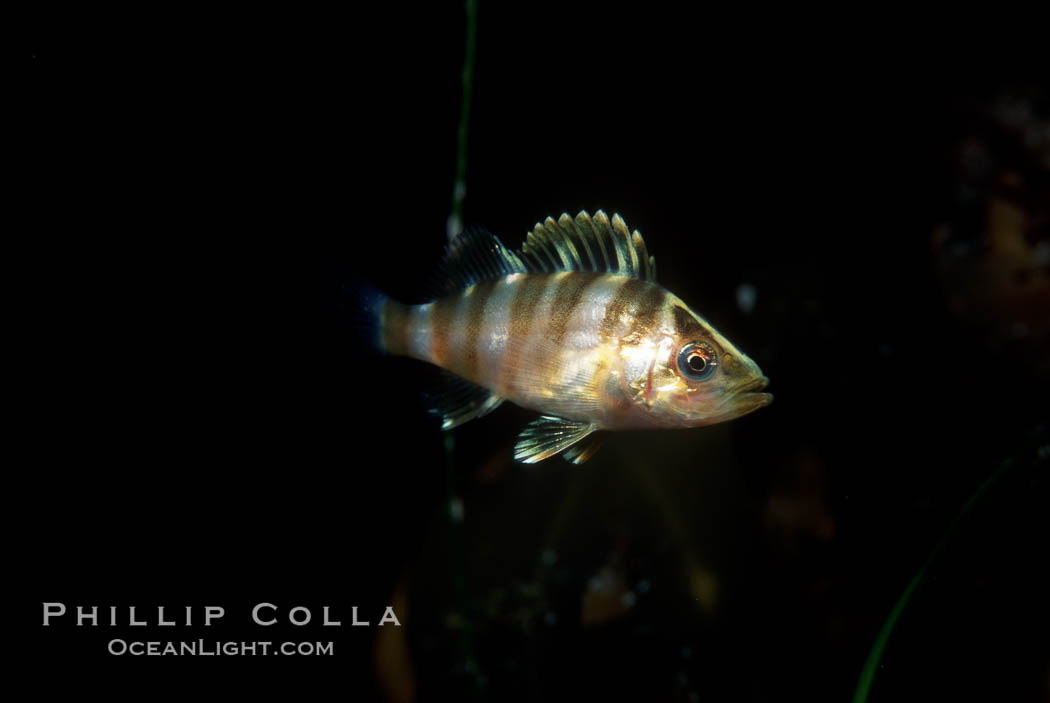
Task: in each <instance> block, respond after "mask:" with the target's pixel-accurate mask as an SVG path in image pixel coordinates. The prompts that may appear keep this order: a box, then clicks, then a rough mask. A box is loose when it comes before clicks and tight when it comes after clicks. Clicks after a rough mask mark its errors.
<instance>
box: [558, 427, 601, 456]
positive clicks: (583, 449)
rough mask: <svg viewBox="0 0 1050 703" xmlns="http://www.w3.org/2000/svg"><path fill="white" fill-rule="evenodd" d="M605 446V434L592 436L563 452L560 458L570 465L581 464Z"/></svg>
mask: <svg viewBox="0 0 1050 703" xmlns="http://www.w3.org/2000/svg"><path fill="white" fill-rule="evenodd" d="M603 444H605V433H604V432H603V433H599V434H592V435H591V436H590V437H588V438H587V439H585V440H583V441H581V442H577V443H576V444H574V445H572V446H571V447H569V448H568V449H567V450H565V453H564V454H562V455H561V458H562V459H564V460H565V461H568V462H569V463H572V464H582V463H583V462H585V461H588V460H589V459H590V458H591V457H592V456H594V455H595V454H596V453H597V452H598V450H599V449H601V448H602V445H603Z"/></svg>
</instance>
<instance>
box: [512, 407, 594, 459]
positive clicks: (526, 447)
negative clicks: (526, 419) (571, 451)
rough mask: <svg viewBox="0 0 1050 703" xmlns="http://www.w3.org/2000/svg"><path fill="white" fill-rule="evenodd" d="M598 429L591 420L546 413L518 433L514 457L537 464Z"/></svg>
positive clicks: (588, 456) (588, 455)
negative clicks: (575, 419)
mask: <svg viewBox="0 0 1050 703" xmlns="http://www.w3.org/2000/svg"><path fill="white" fill-rule="evenodd" d="M597 429H598V428H597V427H596V426H595V425H593V424H591V423H589V422H573V421H572V420H566V419H564V418H560V417H551V416H549V415H544V416H543V417H541V418H540V419H538V420H534V421H533V422H530V423H529V424H528V426H526V427H525V429H524V430H522V432H521V434H520V435H518V443H517V444H516V445H514V459H515V460H517V461H520V462H521V463H523V464H535V463H536V462H538V461H543V460H544V459H547V458H550V457H552V456H554V455H555V454H557V453H558V452H562V451H565V450H566V449H568V448H569V447H571V446H572V445H574V444H576V443H577V442H579V441H580V440H582V439H584V438H585V437H587V435H589V434H591V433H592V432H594V431H595V430H597ZM584 452H586V450H584ZM590 454H593V452H590V453H589V454H587V457H585V458H584V460H586V459H587V458H590Z"/></svg>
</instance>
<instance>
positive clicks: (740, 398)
mask: <svg viewBox="0 0 1050 703" xmlns="http://www.w3.org/2000/svg"><path fill="white" fill-rule="evenodd" d="M768 385H769V378H768V377H767V376H759V377H758V378H756V379H755V380H753V381H748V382H747V383H745V384H744V385H742V386H740V387H739V388H737V391H736V393H734V394H733V400H734V402H735V403H736V404H737V405H738V407H740V408H741V409H742V410H743V411H744V412H751V411H752V410H758V409H759V408H762V407H765V406H767V405H769V404H770V403H772V402H773V394H772V393H762V392H760V391H762V389H764V388H765V387H766V386H768Z"/></svg>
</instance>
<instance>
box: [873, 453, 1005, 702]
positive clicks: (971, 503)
mask: <svg viewBox="0 0 1050 703" xmlns="http://www.w3.org/2000/svg"><path fill="white" fill-rule="evenodd" d="M1015 463H1016V462H1015V461H1014V460H1013V459H1007V460H1006V461H1004V462H1003V463H1002V464H1001V465H1000V466H999V468H998V469H996V471H995V472H994V473H993V474H992V475H991V476H990V477H988V478H987V479H986V480H985V482H984V483H982V484H981V486H980V488H978V489H977V491H976V492H975V493H974V494H973V495H972V496H970V499H969V500H967V501H966V503H965V504H964V505H963V507H962V508H961V509H960V510H959V512H958V514H956V516H955V518H954V519H952V521H951V524H949V525H948V529H947V530H945V532H944V535H943V536H942V537H941V539H940V541H939V542H938V543H937V546H936V547H934V548H933V551H932V552H930V556H928V557H927V558H926V562H925V563H924V564H923V565H922V567H921V568H920V569H919V571H918V572H917V573H916V574H915V576H913V577H912V579H911V581H909V582H908V585H907V587H906V588H905V589H904V592H903V593H901V596H900V598H898V599H897V603H896V604H895V605H894V606H893V610H891V611H890V614H889V616H887V618H886V621H885V622H884V623H883V624H882V628H881V629H880V630H879V634H878V635H877V636H876V637H875V642H874V643H873V644H872V645H871V651H870V652H868V658H867V660H866V661H865V662H864V668H863V669H861V672H860V679H859V680H858V681H857V689H856V691H855V692H854V694H853V703H865V701H867V700H868V693H869V692H870V691H871V686H872V684H873V683H874V680H875V673H876V672H877V671H878V670H879V664H880V662H881V661H882V655H883V654H884V653H885V651H886V645H887V644H888V643H889V640H890V635H891V634H893V629H894V627H896V625H897V622H898V621H899V620H900V618H901V616H902V615H903V614H904V611H905V610H906V609H907V607H908V605H909V604H910V603H911V599H912V596H913V595H915V593H916V591H918V590H919V588H920V587H921V586H922V585H923V583H925V581H926V576H927V574H929V572H930V571H931V570H932V569H933V567H934V565H935V564H936V563H937V560H938V559H939V558H940V555H941V553H942V552H943V551H944V548H945V546H946V545H947V544H948V543H949V542H950V541H951V538H952V535H953V534H954V533H955V531H956V530H957V529H958V527H959V525H961V524H962V523H963V522H964V521H965V519H966V518H967V517H968V516H969V515H970V513H971V512H973V509H974V507H975V506H976V505H977V504H978V503H980V502H981V501H982V500H983V499H984V498H985V497H986V496H987V495H988V493H989V492H990V491H991V490H992V488H994V487H995V486H996V485H997V484H998V483H1000V482H1001V481H1002V480H1003V478H1005V477H1006V475H1007V474H1008V473H1009V472H1010V470H1011V469H1012V468H1013V467H1014V465H1015Z"/></svg>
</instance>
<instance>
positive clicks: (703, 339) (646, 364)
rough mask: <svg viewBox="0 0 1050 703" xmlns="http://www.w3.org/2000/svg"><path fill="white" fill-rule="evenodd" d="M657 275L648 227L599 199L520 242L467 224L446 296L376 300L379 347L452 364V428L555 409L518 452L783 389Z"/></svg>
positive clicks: (714, 417)
mask: <svg viewBox="0 0 1050 703" xmlns="http://www.w3.org/2000/svg"><path fill="white" fill-rule="evenodd" d="M655 274H656V264H655V261H654V259H653V257H651V256H649V255H648V253H647V251H646V248H645V243H644V242H643V241H642V236H641V234H639V233H638V231H637V230H636V231H635V232H634V233H633V234H631V233H629V232H628V229H627V225H626V224H625V223H624V221H623V219H621V218H620V216H619V215H614V216H613V218H612V221H611V222H610V220H609V219H608V217H606V215H605V213H604V212H602V211H600V210H599V211H598V212H597V213H595V215H594V217H593V218H592V217H591V216H589V215H588V214H587V213H586V212H581V213H580V214H579V215H577V216H576V217H575V218H572V217H569V216H568V215H567V214H563V215H562V216H561V217H560V218H559V219H558V220H557V221H555V220H554V219H553V218H550V217H548V218H547V219H546V220H545V221H544V222H543V223H539V224H537V225H536V226H535V228H534V229H533V231H532V232H530V233H529V234H528V235H527V237H526V241H525V243H524V245H523V246H522V249H521V251H520V252H513V251H510V250H508V249H506V248H505V247H504V246H503V245H502V244H501V243H500V241H499V239H497V238H496V237H495V236H493V235H492V234H489V233H488V232H485V231H483V230H467V231H466V232H464V233H463V234H461V235H459V236H458V237H456V238H455V239H454V240H453V241H452V242H451V243H450V244H449V247H448V251H447V252H446V256H445V261H444V264H443V270H442V272H441V280H442V281H443V285H444V289H443V290H442V291H440V294H439V295H438V296H437V297H436V299H435V300H433V301H432V302H429V303H426V304H425V305H404V304H402V303H399V302H396V301H394V300H392V299H390V298H389V297H387V296H385V295H382V294H380V293H378V292H372V293H371V294H370V295H367V296H366V299H365V301H364V303H365V307H366V308H367V310H368V312H369V314H370V315H371V322H372V323H373V325H374V328H375V331H376V335H375V340H374V341H375V344H376V346H378V347H379V349H381V350H382V351H384V352H386V353H389V354H399V355H404V356H410V357H413V358H416V359H420V360H422V361H426V362H429V363H432V364H436V365H437V366H440V367H441V368H442V369H444V370H445V371H446V374H445V377H446V379H445V380H446V381H447V389H446V392H445V393H443V394H441V395H440V396H438V397H437V398H436V404H437V407H436V408H435V409H434V410H435V412H436V413H438V414H439V415H440V416H441V417H442V419H443V424H442V427H443V428H445V429H450V428H452V427H456V426H457V425H460V424H462V423H464V422H466V421H468V420H471V419H473V418H475V417H480V416H482V415H484V414H486V413H488V412H490V411H491V410H493V409H494V408H496V407H497V406H498V405H499V404H500V403H502V402H503V401H504V400H509V401H511V402H513V403H517V404H518V405H521V406H522V407H525V408H529V409H531V410H536V411H537V412H540V413H542V414H543V417H541V418H540V419H538V420H536V421H535V422H532V423H531V424H530V425H529V426H528V427H527V428H526V429H525V430H524V431H523V432H522V433H521V435H520V436H519V438H518V443H517V445H516V446H515V449H514V458H515V459H517V460H519V461H522V462H525V463H533V462H537V461H542V460H543V459H546V458H548V457H550V456H553V455H555V454H557V453H559V452H562V451H565V458H566V459H568V460H569V461H572V462H574V463H582V462H584V461H586V460H587V459H588V458H590V457H591V456H593V454H594V452H595V451H596V450H597V449H598V447H599V446H600V440H598V439H596V437H595V435H594V433H595V432H596V431H598V430H624V429H638V428H675V427H697V426H700V425H711V424H714V423H717V422H724V421H726V420H731V419H733V418H735V417H739V416H741V415H744V414H746V413H749V412H751V411H752V410H756V409H758V408H760V407H762V406H764V405H769V403H770V402H772V400H773V396H771V395H770V394H768V393H762V392H760V391H761V390H762V389H763V388H765V387H766V384H767V383H768V382H769V379H767V378H766V377H765V376H763V375H762V372H761V370H760V369H759V368H758V365H757V364H755V362H754V361H752V360H751V359H749V358H748V357H747V356H746V355H744V353H743V352H741V351H740V350H739V349H737V348H736V347H735V346H733V344H732V342H730V341H729V340H728V339H726V338H725V337H723V336H722V335H721V334H719V333H718V331H717V330H716V329H715V328H714V327H712V326H711V325H710V323H708V322H707V321H706V320H704V319H703V318H702V317H700V316H699V315H697V314H696V313H695V312H693V311H692V310H690V309H689V307H688V306H687V305H686V304H685V303H684V302H682V301H681V300H680V299H679V298H678V297H677V296H675V295H673V294H672V293H670V292H668V291H667V290H665V289H664V288H663V287H661V286H659V285H658V284H656V283H655ZM599 437H600V435H599ZM584 440H586V441H584ZM566 450H567V451H566Z"/></svg>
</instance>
